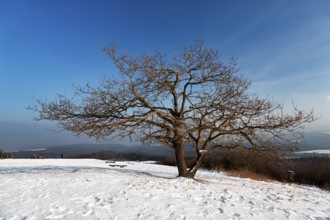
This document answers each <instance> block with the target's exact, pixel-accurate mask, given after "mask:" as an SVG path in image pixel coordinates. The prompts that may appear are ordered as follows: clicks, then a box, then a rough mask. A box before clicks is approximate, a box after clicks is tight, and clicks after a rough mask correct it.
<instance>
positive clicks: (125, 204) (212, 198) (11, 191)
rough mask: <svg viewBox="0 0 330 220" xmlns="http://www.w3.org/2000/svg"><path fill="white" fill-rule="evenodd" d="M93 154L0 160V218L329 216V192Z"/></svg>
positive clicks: (312, 217)
mask: <svg viewBox="0 0 330 220" xmlns="http://www.w3.org/2000/svg"><path fill="white" fill-rule="evenodd" d="M115 164H123V165H127V166H126V167H125V168H119V167H118V168H117V167H110V166H109V164H108V163H105V161H101V160H93V159H76V160H69V159H7V160H0V174H1V175H0V178H1V180H0V219H1V220H4V219H6V220H7V219H10V220H15V219H26V220H28V219H29V220H33V219H157V220H158V219H187V220H188V219H276V220H277V219H299V220H300V219H318V220H321V219H330V193H329V192H327V191H323V190H321V189H318V188H315V187H307V186H298V185H288V184H282V183H278V182H258V181H254V180H250V179H241V178H238V177H228V176H226V175H225V174H223V173H218V172H210V171H199V172H198V173H197V179H198V181H195V180H190V179H185V178H176V175H177V170H176V168H175V167H168V166H161V165H155V164H150V163H136V162H117V163H115Z"/></svg>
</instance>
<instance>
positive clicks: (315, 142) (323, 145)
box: [12, 132, 330, 158]
mask: <svg viewBox="0 0 330 220" xmlns="http://www.w3.org/2000/svg"><path fill="white" fill-rule="evenodd" d="M299 148H300V150H301V151H306V150H327V149H330V132H307V133H305V138H304V140H303V141H301V143H300V144H299ZM193 150H194V149H193V148H189V147H188V148H187V149H186V152H187V154H188V155H189V153H191V152H193ZM108 151H111V152H117V153H139V154H143V155H148V156H162V157H163V156H166V157H168V156H173V154H174V151H173V150H172V149H170V148H168V147H164V146H160V145H151V146H144V145H141V144H121V143H113V144H74V145H61V146H51V147H45V148H41V149H24V150H20V151H17V152H12V155H13V156H14V158H30V157H32V155H33V154H37V155H39V154H40V153H42V154H43V156H44V157H48V158H60V157H61V154H63V155H64V157H76V156H81V155H89V154H93V153H97V152H108Z"/></svg>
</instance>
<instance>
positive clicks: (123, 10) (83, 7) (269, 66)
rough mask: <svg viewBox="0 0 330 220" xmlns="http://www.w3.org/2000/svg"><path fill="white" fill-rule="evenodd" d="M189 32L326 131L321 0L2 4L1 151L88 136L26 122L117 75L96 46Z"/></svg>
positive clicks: (327, 75) (143, 47)
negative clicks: (47, 105)
mask: <svg viewBox="0 0 330 220" xmlns="http://www.w3.org/2000/svg"><path fill="white" fill-rule="evenodd" d="M197 37H200V38H202V39H204V41H205V42H206V44H207V46H209V47H212V48H216V49H219V50H220V51H222V54H223V58H224V59H226V58H228V57H229V56H230V55H235V56H237V57H238V58H239V61H240V65H241V73H242V74H243V75H244V76H245V77H246V78H248V79H251V80H252V81H253V82H254V84H253V86H252V91H253V92H256V93H258V94H259V95H261V96H266V95H268V96H270V97H273V98H274V99H275V100H278V101H280V102H284V103H287V104H289V105H290V103H291V100H293V101H294V103H296V104H297V105H298V106H299V107H300V108H304V109H310V108H313V109H314V110H315V112H316V114H317V115H318V116H321V119H320V120H318V121H317V122H315V123H313V124H311V125H309V126H308V127H307V130H330V1H329V0H313V1H310V0H276V1H264V0H249V1H246V0H227V1H220V0H219V1H218V0H213V1H211V0H204V1H197V0H196V1H194V0H182V1H180V0H163V1H156V0H148V1H147V0H139V1H136V0H131V1H128V0H118V1H111V0H108V1H101V0H69V1H68V0H39V1H37V0H29V1H24V0H0V149H1V148H5V149H8V148H18V147H21V146H31V147H40V146H48V145H53V144H71V143H82V142H86V141H87V139H85V138H80V139H76V138H72V137H71V135H70V134H68V133H54V132H50V131H48V130H47V128H52V127H53V125H52V124H49V123H47V122H41V123H35V122H32V118H33V113H32V112H30V111H28V110H26V107H27V106H28V105H29V104H33V103H34V100H35V99H38V98H42V99H52V98H54V97H55V95H56V94H57V93H64V94H67V95H70V94H71V92H72V84H78V85H80V84H84V83H86V82H90V83H95V82H98V81H99V80H100V79H102V76H105V75H111V74H116V72H117V71H116V70H115V69H114V68H113V65H112V63H111V60H110V59H109V58H108V57H107V56H106V55H105V53H104V52H102V49H103V47H105V46H107V45H108V44H109V39H110V38H111V39H113V40H115V41H116V42H117V43H118V45H119V48H120V49H122V50H124V51H130V52H132V53H134V54H139V53H140V52H147V53H148V52H154V51H155V50H159V51H165V52H167V54H169V55H171V54H174V53H176V52H178V50H179V48H181V47H182V46H184V45H188V44H190V43H192V42H193V41H194V39H196V38H197Z"/></svg>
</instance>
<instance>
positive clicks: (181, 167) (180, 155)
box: [175, 143, 188, 177]
mask: <svg viewBox="0 0 330 220" xmlns="http://www.w3.org/2000/svg"><path fill="white" fill-rule="evenodd" d="M175 159H176V163H177V167H178V171H179V176H182V177H188V176H187V165H186V161H185V159H184V145H183V144H182V143H177V144H175Z"/></svg>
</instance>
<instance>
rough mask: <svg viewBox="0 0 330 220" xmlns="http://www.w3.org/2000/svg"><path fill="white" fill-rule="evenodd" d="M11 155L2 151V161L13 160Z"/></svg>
mask: <svg viewBox="0 0 330 220" xmlns="http://www.w3.org/2000/svg"><path fill="white" fill-rule="evenodd" d="M11 157H12V156H11V154H10V153H7V152H4V151H2V150H1V149H0V159H6V158H11Z"/></svg>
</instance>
